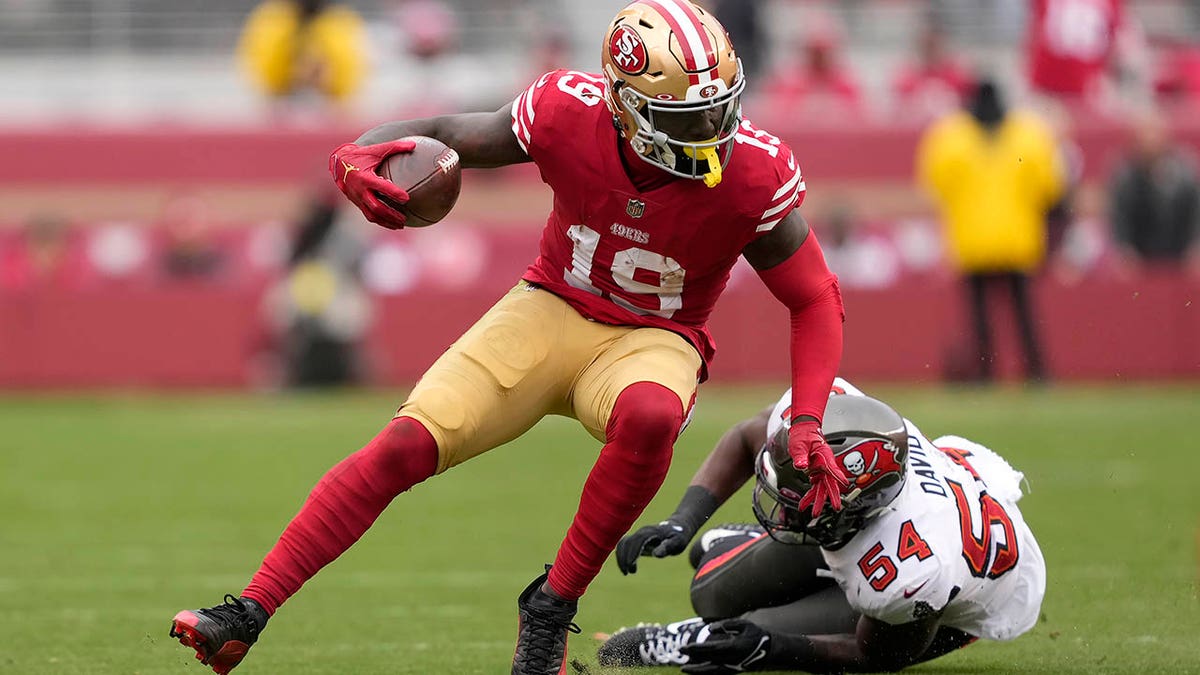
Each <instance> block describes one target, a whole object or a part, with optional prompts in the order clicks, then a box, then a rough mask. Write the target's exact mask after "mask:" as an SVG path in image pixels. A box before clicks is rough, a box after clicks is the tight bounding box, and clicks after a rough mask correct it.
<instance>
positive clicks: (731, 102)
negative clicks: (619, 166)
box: [601, 0, 746, 187]
mask: <svg viewBox="0 0 1200 675" xmlns="http://www.w3.org/2000/svg"><path fill="white" fill-rule="evenodd" d="M601 62H602V64H603V71H604V77H605V79H606V80H607V83H608V96H607V103H608V107H609V110H610V111H611V112H612V113H613V124H614V125H615V126H616V127H617V129H618V131H619V132H620V133H621V134H622V136H624V137H625V139H626V140H627V141H628V142H629V144H630V146H631V147H632V148H633V150H634V152H635V153H637V155H638V157H640V158H641V159H642V160H644V161H646V162H649V163H650V164H653V165H655V166H657V167H659V168H661V169H663V170H664V171H667V172H668V173H671V174H674V175H676V176H682V177H684V178H692V179H703V180H704V181H705V183H706V184H707V185H708V186H709V187H714V186H716V185H717V184H718V183H719V182H720V180H721V172H722V170H723V169H724V167H725V165H726V164H727V163H728V162H729V158H730V156H731V155H732V153H733V139H734V136H735V135H736V134H737V130H738V126H739V125H740V124H741V114H742V112H741V104H740V98H741V94H742V91H743V90H744V89H745V86H746V83H745V80H744V79H743V77H742V65H741V62H740V61H739V60H738V58H737V56H736V54H735V53H734V51H733V46H732V45H731V44H730V42H729V37H728V35H726V33H725V29H724V28H722V27H721V24H720V23H718V22H717V20H716V19H715V18H713V17H712V16H711V15H710V14H708V13H707V12H705V11H704V10H703V9H701V8H699V7H696V6H695V5H692V4H691V3H690V2H687V1H686V0H638V1H637V2H634V3H632V4H630V5H629V6H627V7H626V8H625V9H623V10H621V12H620V13H618V14H617V17H616V18H615V19H614V20H613V23H612V25H611V26H610V27H609V30H608V33H607V34H606V36H605V42H604V49H603V50H602V52H601ZM692 115H695V117H692ZM681 116H682V117H681ZM701 128H706V129H709V130H711V131H712V135H711V136H707V137H700V138H696V137H694V136H696V134H695V133H692V134H686V135H685V133H684V132H685V131H690V130H696V129H701ZM689 136H690V137H689Z"/></svg>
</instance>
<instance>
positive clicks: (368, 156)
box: [329, 140, 417, 230]
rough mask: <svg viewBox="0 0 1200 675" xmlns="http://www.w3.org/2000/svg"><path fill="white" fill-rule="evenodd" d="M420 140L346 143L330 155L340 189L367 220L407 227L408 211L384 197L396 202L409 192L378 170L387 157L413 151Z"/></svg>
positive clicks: (385, 224)
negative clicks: (363, 143) (359, 143)
mask: <svg viewBox="0 0 1200 675" xmlns="http://www.w3.org/2000/svg"><path fill="white" fill-rule="evenodd" d="M415 147H417V144H416V143H414V142H413V141H408V140H397V141H388V142H387V143H378V144H375V145H355V144H354V143H346V144H345V145H342V146H339V147H338V149H337V150H334V151H333V154H332V155H330V156H329V173H331V174H333V182H334V183H337V186H338V189H339V190H341V191H342V193H343V194H345V195H346V197H347V198H348V199H349V200H350V201H351V202H353V203H354V205H355V206H357V207H358V210H359V211H362V213H363V215H364V216H366V218H367V220H369V221H371V222H372V223H375V224H376V225H381V226H383V227H386V228H388V229H390V230H399V229H402V228H403V227H404V220H405V219H404V214H403V213H400V212H399V211H397V210H396V209H394V208H392V207H391V206H388V205H387V204H385V203H383V201H381V200H380V196H382V197H384V198H386V199H387V200H388V201H389V202H391V203H393V204H404V203H406V202H408V193H407V192H405V191H404V189H403V188H401V187H399V186H397V185H396V184H395V183H393V182H391V181H390V180H387V179H386V178H384V177H383V176H380V175H379V174H378V173H376V169H378V168H379V165H380V164H382V163H383V161H384V160H385V159H387V158H388V157H391V156H392V155H395V154H397V153H400V152H412V150H413V148H415Z"/></svg>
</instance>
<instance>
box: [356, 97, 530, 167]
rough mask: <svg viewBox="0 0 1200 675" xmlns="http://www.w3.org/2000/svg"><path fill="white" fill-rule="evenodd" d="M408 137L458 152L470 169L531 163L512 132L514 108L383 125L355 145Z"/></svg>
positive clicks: (363, 136) (368, 133)
mask: <svg viewBox="0 0 1200 675" xmlns="http://www.w3.org/2000/svg"><path fill="white" fill-rule="evenodd" d="M406 136H428V137H430V138H436V139H438V140H439V141H441V142H443V143H445V144H446V145H448V146H450V147H451V148H454V150H455V151H456V152H458V157H459V161H461V162H462V165H463V167H464V168H467V169H490V168H494V167H498V166H507V165H509V164H520V163H522V162H528V161H530V159H529V155H527V154H526V153H525V151H524V150H522V149H521V146H520V144H518V143H517V137H516V135H515V134H513V130H512V115H511V112H510V106H505V107H503V108H501V109H500V110H497V111H495V112H474V113H461V114H458V115H441V116H438V117H426V118H423V119H416V120H400V121H396V122H388V123H386V124H381V125H379V126H377V127H375V128H374V129H371V130H370V131H368V132H366V133H365V134H363V135H362V136H359V137H358V140H356V141H354V143H355V145H376V144H379V143H386V142H388V141H394V140H396V139H398V138H404V137H406Z"/></svg>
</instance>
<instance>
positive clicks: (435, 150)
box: [379, 136, 462, 227]
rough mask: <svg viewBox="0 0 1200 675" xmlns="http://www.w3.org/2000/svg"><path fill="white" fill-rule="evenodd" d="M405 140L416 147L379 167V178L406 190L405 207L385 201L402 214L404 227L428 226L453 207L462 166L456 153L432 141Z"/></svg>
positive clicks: (420, 139) (431, 139) (415, 137)
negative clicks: (406, 199) (413, 142)
mask: <svg viewBox="0 0 1200 675" xmlns="http://www.w3.org/2000/svg"><path fill="white" fill-rule="evenodd" d="M408 140H411V141H415V142H416V144H417V147H415V148H413V151H412V152H402V153H399V154H396V155H392V156H391V157H388V158H387V159H386V160H384V162H383V163H382V164H380V165H379V175H380V176H383V177H384V178H386V179H388V180H390V181H392V182H393V183H395V184H396V185H399V186H400V187H402V188H404V189H405V190H407V191H408V203H407V204H403V205H398V204H392V203H390V202H387V203H388V206H391V207H393V208H395V209H396V210H397V211H399V212H401V213H403V214H404V215H405V217H406V221H405V227H429V226H430V225H432V224H434V223H436V222H438V221H439V220H441V219H442V218H445V217H446V214H447V213H450V209H452V208H454V202H456V201H457V200H458V191H459V189H461V188H462V165H461V164H460V163H459V161H458V153H457V152H455V151H454V149H453V148H451V147H449V146H447V145H446V144H445V143H443V142H441V141H439V140H437V139H436V138H429V137H428V136H409V137H408ZM386 201H387V200H385V202H386Z"/></svg>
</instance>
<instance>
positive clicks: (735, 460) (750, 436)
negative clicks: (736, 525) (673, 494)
mask: <svg viewBox="0 0 1200 675" xmlns="http://www.w3.org/2000/svg"><path fill="white" fill-rule="evenodd" d="M773 409H774V406H767V407H766V408H764V409H763V410H762V411H760V412H759V413H758V414H757V415H755V416H754V417H750V418H747V419H744V420H742V421H741V422H738V423H737V424H735V425H733V426H732V427H730V429H729V430H728V431H726V432H725V434H724V435H723V436H721V440H719V441H717V445H716V446H715V447H713V449H712V452H710V453H709V454H708V457H707V458H705V460H704V463H703V464H701V465H700V468H699V469H697V470H696V475H694V476H692V483H691V487H693V488H700V489H702V490H705V491H706V492H708V493H709V494H710V495H712V497H713V501H714V502H715V503H716V506H720V505H721V504H724V503H725V501H726V500H728V499H729V498H730V497H732V496H733V494H734V493H735V492H737V491H738V490H739V489H740V488H741V487H742V486H743V485H745V484H746V481H748V480H750V479H751V478H753V477H754V460H755V458H756V457H758V451H759V450H761V449H762V447H763V444H764V443H766V442H767V421H768V420H769V419H770V417H771V411H772V410H773ZM681 506H682V504H681ZM714 510H715V509H714ZM695 515H696V516H697V517H700V516H702V517H701V518H700V524H703V523H704V521H706V520H708V518H709V516H711V515H712V513H697V514H695Z"/></svg>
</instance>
